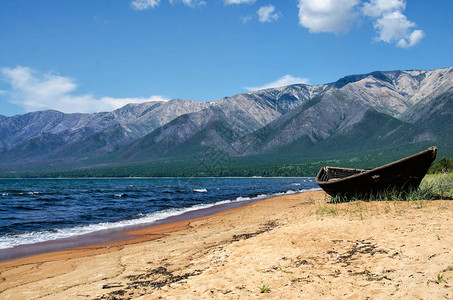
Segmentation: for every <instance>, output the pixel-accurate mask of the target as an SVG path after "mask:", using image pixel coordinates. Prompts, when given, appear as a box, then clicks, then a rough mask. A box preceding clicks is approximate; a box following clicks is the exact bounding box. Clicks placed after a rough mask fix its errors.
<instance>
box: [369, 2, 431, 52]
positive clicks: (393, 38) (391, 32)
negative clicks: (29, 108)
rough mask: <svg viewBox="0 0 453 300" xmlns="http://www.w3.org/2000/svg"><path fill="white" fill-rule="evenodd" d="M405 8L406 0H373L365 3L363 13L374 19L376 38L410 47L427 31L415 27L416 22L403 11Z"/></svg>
mask: <svg viewBox="0 0 453 300" xmlns="http://www.w3.org/2000/svg"><path fill="white" fill-rule="evenodd" d="M405 9H406V2H405V1H404V0H371V1H370V2H366V3H364V5H363V8H362V11H363V14H364V15H365V16H368V17H370V18H372V19H374V28H375V29H376V31H377V33H378V36H377V37H376V39H375V40H377V41H382V42H386V43H395V44H396V45H397V46H398V47H401V48H409V47H412V46H414V45H415V44H417V43H418V42H420V41H421V40H422V39H423V37H424V36H425V33H424V32H423V31H422V30H415V29H413V27H415V26H416V24H415V23H414V22H411V21H409V20H408V19H407V17H406V16H405V15H404V14H403V13H402V12H403V11H404V10H405Z"/></svg>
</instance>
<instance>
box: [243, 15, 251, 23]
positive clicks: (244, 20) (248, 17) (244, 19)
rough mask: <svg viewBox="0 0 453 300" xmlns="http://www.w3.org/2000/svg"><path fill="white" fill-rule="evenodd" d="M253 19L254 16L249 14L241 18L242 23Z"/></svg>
mask: <svg viewBox="0 0 453 300" xmlns="http://www.w3.org/2000/svg"><path fill="white" fill-rule="evenodd" d="M252 19H253V16H251V15H249V16H245V17H242V18H241V21H242V23H244V24H245V23H247V22H248V21H251V20H252Z"/></svg>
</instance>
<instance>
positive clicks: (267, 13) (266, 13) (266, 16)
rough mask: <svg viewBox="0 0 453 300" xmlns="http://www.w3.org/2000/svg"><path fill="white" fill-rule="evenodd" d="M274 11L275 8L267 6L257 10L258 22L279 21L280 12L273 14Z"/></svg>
mask: <svg viewBox="0 0 453 300" xmlns="http://www.w3.org/2000/svg"><path fill="white" fill-rule="evenodd" d="M274 11H275V6H273V5H267V6H262V7H260V8H259V9H258V11H257V12H256V13H257V14H258V19H259V20H260V22H263V23H264V22H272V21H277V20H278V19H280V17H281V16H282V14H281V13H280V12H274Z"/></svg>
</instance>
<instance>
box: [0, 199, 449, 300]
mask: <svg viewBox="0 0 453 300" xmlns="http://www.w3.org/2000/svg"><path fill="white" fill-rule="evenodd" d="M452 221H453V203H452V202H451V201H448V200H435V201H415V202H369V203H368V202H367V203H365V202H354V203H342V204H329V203H326V194H324V192H321V191H315V192H305V193H301V194H295V195H286V196H281V197H275V198H269V199H266V200H263V201H258V202H254V203H252V204H250V205H248V206H245V207H241V208H235V209H231V210H227V211H223V212H220V213H217V214H215V215H213V216H209V217H201V218H197V219H191V220H187V221H179V222H175V223H171V224H165V225H160V226H157V227H153V228H148V229H143V230H140V231H139V232H131V233H128V234H130V235H134V236H137V237H136V238H134V239H131V240H127V241H122V242H113V243H108V244H103V245H97V246H91V247H84V248H78V249H73V250H66V251H59V252H53V253H47V254H40V255H36V256H32V257H28V258H22V259H18V260H13V261H8V262H3V263H0V299H38V298H39V299H200V298H201V299H255V298H265V299H277V298H286V299H303V298H309V299H310V298H322V299H339V298H341V299H388V298H393V299H401V298H404V299H453V231H452V230H451V224H452ZM260 288H261V289H260Z"/></svg>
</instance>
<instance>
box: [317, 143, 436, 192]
mask: <svg viewBox="0 0 453 300" xmlns="http://www.w3.org/2000/svg"><path fill="white" fill-rule="evenodd" d="M436 155H437V148H436V147H434V146H433V147H430V148H428V149H427V150H425V151H422V152H419V153H416V154H414V155H411V156H408V157H406V158H403V159H400V160H398V161H395V162H392V163H390V164H387V165H384V166H381V167H378V168H375V169H371V170H366V169H349V168H338V167H329V166H324V167H322V168H321V169H320V170H319V172H318V175H317V176H316V183H317V184H318V185H319V186H320V187H321V188H322V189H323V190H324V191H326V192H327V193H328V194H329V195H331V196H336V195H342V196H346V197H351V196H367V195H372V194H377V193H381V192H384V191H388V190H391V189H394V188H395V189H398V190H400V191H407V190H409V189H411V188H418V186H419V185H420V182H421V181H422V179H423V177H425V175H426V172H428V169H429V167H430V166H431V164H432V163H433V161H434V160H435V159H436Z"/></svg>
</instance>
